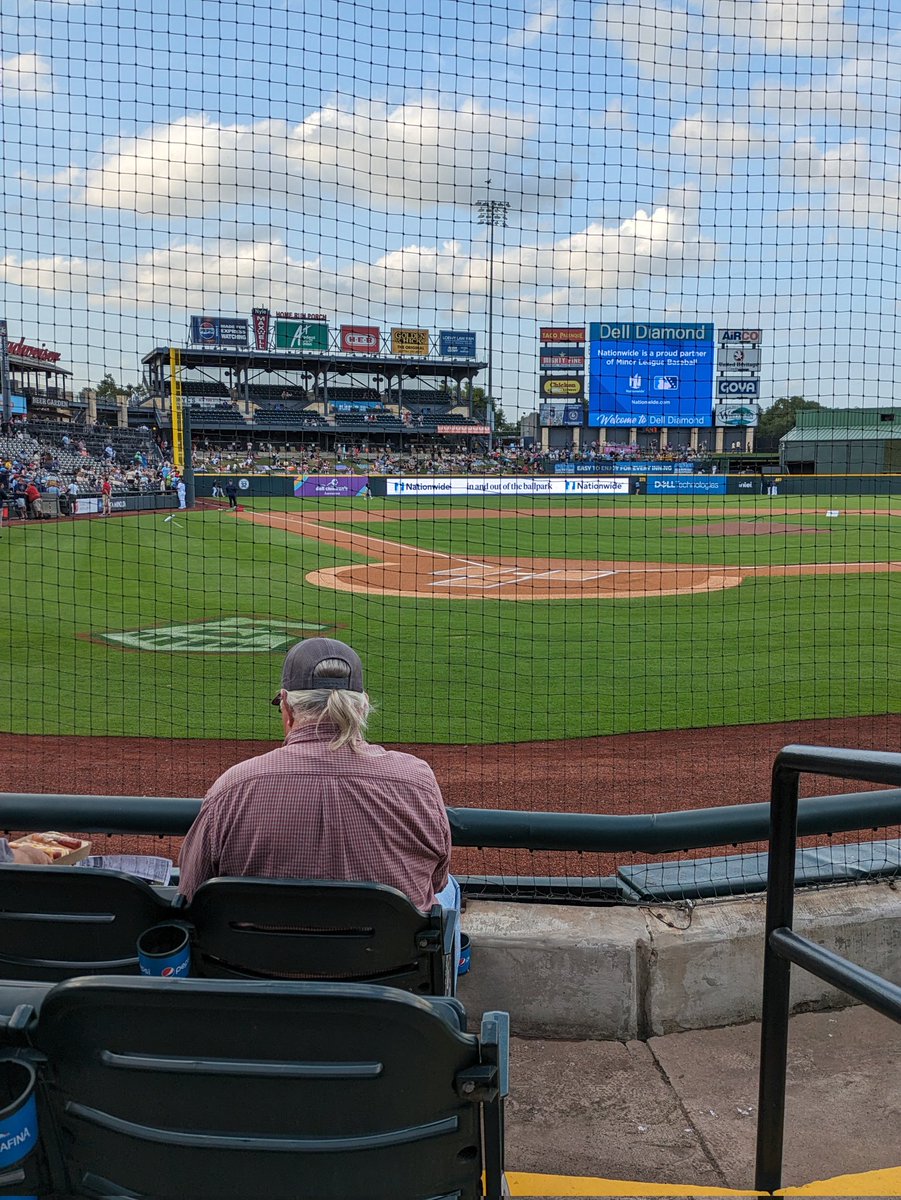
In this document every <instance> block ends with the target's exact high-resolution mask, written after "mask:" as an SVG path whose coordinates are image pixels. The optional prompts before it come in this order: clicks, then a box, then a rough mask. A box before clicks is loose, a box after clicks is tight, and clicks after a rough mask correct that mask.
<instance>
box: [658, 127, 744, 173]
mask: <svg viewBox="0 0 901 1200" xmlns="http://www.w3.org/2000/svg"><path fill="white" fill-rule="evenodd" d="M766 148H767V142H766V137H765V134H764V132H763V130H760V129H754V128H752V127H751V126H749V125H744V124H741V123H739V122H736V121H731V120H727V119H724V118H718V117H714V116H710V115H708V114H705V113H698V114H696V115H695V116H693V117H687V118H686V119H685V120H684V121H679V122H678V123H677V124H676V125H674V126H673V129H672V132H671V134H670V140H669V149H670V153H671V154H672V155H676V156H679V157H682V158H684V159H685V167H686V169H687V168H689V167H694V168H696V169H701V170H707V171H713V172H716V171H728V170H729V169H730V165H731V164H732V163H733V162H734V161H735V160H736V159H743V158H754V157H758V156H760V155H762V154H764V153H765V152H766ZM672 168H673V164H672V163H671V169H672Z"/></svg>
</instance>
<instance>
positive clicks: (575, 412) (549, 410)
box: [538, 404, 585, 427]
mask: <svg viewBox="0 0 901 1200" xmlns="http://www.w3.org/2000/svg"><path fill="white" fill-rule="evenodd" d="M584 418H585V410H584V409H583V407H582V405H581V404H539V405H538V422H539V424H541V425H547V426H549V427H553V426H559V425H574V426H581V424H582V421H583V420H584Z"/></svg>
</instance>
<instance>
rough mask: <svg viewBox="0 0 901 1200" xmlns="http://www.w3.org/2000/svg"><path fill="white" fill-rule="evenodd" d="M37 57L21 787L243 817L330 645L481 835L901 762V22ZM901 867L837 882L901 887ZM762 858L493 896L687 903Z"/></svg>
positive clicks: (23, 297) (5, 683) (891, 856)
mask: <svg viewBox="0 0 901 1200" xmlns="http://www.w3.org/2000/svg"><path fill="white" fill-rule="evenodd" d="M0 31H2V50H0V88H2V92H0V117H2V139H3V140H2V156H3V173H2V188H3V192H4V196H3V213H4V216H3V254H2V257H0V278H2V301H0V321H5V328H4V327H3V326H0V358H3V359H4V362H3V380H2V383H3V403H4V409H3V425H2V433H0V460H2V464H3V465H2V466H0V488H2V495H0V509H2V510H3V512H4V518H3V529H2V534H0V571H2V575H3V583H2V584H0V588H2V592H0V595H2V596H3V600H4V601H5V610H6V613H5V620H4V621H3V622H2V624H0V687H2V690H3V692H4V695H5V704H4V706H3V712H2V716H0V729H2V733H0V790H3V791H10V792H19V791H23V792H45V791H46V792H65V793H74V794H80V793H91V794H121V795H126V796H127V795H137V794H149V795H169V796H186V795H187V796H200V795H202V794H203V793H204V792H205V790H206V789H207V788H208V787H209V785H210V783H211V782H212V781H213V780H214V779H215V778H216V776H217V775H218V774H219V773H220V772H221V771H222V770H224V769H225V768H226V767H227V766H229V765H231V764H232V763H234V762H236V761H239V760H240V759H242V758H245V757H248V756H249V755H252V754H257V753H260V752H262V751H263V750H265V749H267V748H268V747H269V746H270V745H272V744H275V742H276V741H277V739H278V738H280V736H281V726H280V722H279V718H278V712H277V711H276V710H275V709H273V708H272V706H271V705H270V703H269V701H270V699H271V696H272V693H273V691H274V690H275V688H276V687H277V685H278V680H279V673H280V665H281V660H282V656H283V654H284V652H285V650H286V649H287V648H288V647H289V646H290V645H291V644H293V642H295V641H296V640H297V639H298V638H301V637H304V636H309V635H311V634H315V633H329V634H331V633H333V634H334V635H335V636H337V637H339V638H342V639H344V640H346V641H348V642H350V643H352V644H353V645H354V647H355V648H356V649H357V650H358V651H359V652H360V653H361V655H362V657H363V659H364V662H365V665H366V670H367V678H366V684H367V687H368V689H369V691H370V693H371V695H372V698H373V700H374V702H375V712H374V715H373V718H372V721H371V726H370V730H371V736H372V738H373V740H375V741H379V742H382V743H385V744H389V745H392V746H399V747H405V748H411V749H412V750H413V751H414V752H416V753H419V754H421V755H422V756H423V757H424V758H426V759H427V760H428V761H429V762H430V763H431V764H432V766H433V767H434V769H435V771H436V774H437V776H438V779H439V782H440V784H441V786H442V790H443V794H444V796H445V799H446V800H447V802H448V803H449V804H451V805H454V806H471V807H485V808H511V809H527V810H536V811H542V810H543V811H571V812H577V813H586V812H588V813H591V812H612V813H641V812H654V811H668V810H677V809H686V808H702V807H709V806H711V805H728V804H745V803H751V802H759V801H764V800H766V799H767V798H768V794H769V793H768V785H769V769H770V765H771V762H772V758H773V756H774V754H775V752H776V751H777V750H778V749H779V748H780V747H781V746H783V745H785V744H786V743H789V742H802V743H814V744H831V745H840V746H853V747H859V748H865V749H888V750H898V749H901V718H899V716H898V712H899V698H901V695H899V693H901V688H899V679H901V671H899V655H898V646H899V645H901V617H899V613H901V603H899V592H898V579H899V576H898V569H899V562H901V535H899V531H901V499H899V498H898V493H899V491H901V408H899V407H898V406H897V405H896V404H895V403H894V395H895V385H896V377H897V374H898V370H899V356H898V350H897V346H898V343H899V328H898V325H899V309H898V305H897V297H896V290H897V275H898V248H897V247H898V224H899V215H901V207H899V186H901V172H899V167H898V162H899V159H898V147H899V138H901V51H899V45H901V38H899V34H901V17H899V13H898V10H897V8H896V7H894V6H892V5H882V6H875V7H873V6H869V7H867V6H863V5H855V4H846V5H840V4H837V3H833V2H813V3H798V4H792V5H786V4H781V3H776V0H742V2H728V3H727V2H725V0H720V2H719V3H711V2H708V0H700V2H699V3H696V4H692V5H690V6H686V5H684V4H680V3H676V2H675V0H673V2H672V3H666V2H664V0H660V2H658V3H650V4H643V5H641V6H638V5H632V4H628V3H625V4H618V3H612V2H611V3H607V4H603V3H598V4H581V3H575V4H565V5H564V4H558V3H547V4H542V3H537V2H536V3H534V4H533V3H529V4H525V5H523V4H519V5H505V6H499V5H491V4H486V5H481V6H472V5H459V4H458V5H451V6H434V5H425V6H422V5H420V6H416V5H412V6H411V5H408V6H406V8H404V9H398V8H396V7H391V8H389V7H387V6H384V5H379V4H375V5H370V6H367V5H365V4H354V5H352V6H351V5H346V4H342V5H336V6H331V7H326V8H322V7H321V6H315V7H314V6H309V5H304V4H301V5H296V4H295V5H290V6H287V7H285V6H276V5H267V4H262V3H257V4H240V5H235V4H224V3H217V2H216V0H211V2H207V3H204V4H203V5H202V6H198V5H183V4H182V5H178V4H169V5H167V6H165V7H161V6H160V5H154V6H152V7H151V8H141V7H140V6H138V7H136V6H134V5H129V4H128V3H121V2H120V3H112V2H104V3H102V4H100V3H96V4H92V3H85V4H76V3H62V2H57V0H47V2H46V3H40V4H36V5H32V6H27V5H26V6H24V7H23V6H13V8H12V9H10V10H9V11H4V12H3V13H2V14H0ZM830 790H832V791H836V790H839V791H844V790H847V789H846V787H845V786H844V785H842V786H841V787H830V784H829V781H820V782H818V784H817V791H818V792H820V793H827V792H829V791H830ZM899 833H901V831H899V829H898V828H890V829H888V830H880V831H878V833H877V834H869V833H868V834H861V835H857V834H854V835H844V836H843V837H842V838H841V839H837V841H833V842H829V843H826V844H824V847H823V853H824V861H825V859H827V858H829V854H831V855H832V858H831V859H830V860H829V861H831V862H833V863H838V867H837V874H839V875H841V874H842V870H845V868H847V869H846V870H845V876H847V873H848V871H849V870H853V871H856V872H857V873H858V876H860V875H866V874H868V873H883V874H884V873H885V872H889V873H890V872H891V871H895V872H897V870H898V869H899V863H901V854H899V849H898V845H899V843H898V840H897V839H898V837H899ZM872 837H875V838H876V839H877V842H878V845H877V846H876V848H875V849H874V848H873V847H870V839H871V838H872ZM883 844H884V845H883ZM166 846H167V847H168V848H169V849H170V850H172V851H173V852H175V851H176V850H177V843H176V842H172V843H171V844H169V843H166ZM868 847H869V848H868ZM807 849H808V850H811V847H807ZM759 850H760V846H758V845H751V846H742V847H735V846H719V847H711V848H710V849H709V850H708V851H703V852H694V853H693V854H692V855H691V856H682V858H683V859H684V861H683V863H682V865H681V866H678V867H677V866H672V867H667V868H666V870H664V869H663V868H662V867H661V864H660V863H659V862H657V861H655V862H653V863H649V862H648V860H647V859H646V858H645V857H642V856H640V855H631V856H630V855H628V854H620V855H617V856H613V855H587V854H584V855H583V854H576V853H571V852H567V853H551V852H548V853H543V852H539V851H526V850H517V849H506V850H485V851H482V850H478V849H463V850H460V851H458V853H457V857H456V859H455V866H456V869H457V870H458V872H459V873H460V874H463V875H472V876H490V877H492V879H493V880H495V881H496V882H495V883H493V884H492V887H496V889H497V890H499V891H500V892H501V893H503V892H504V891H507V892H508V893H512V892H514V891H516V890H517V888H518V887H519V886H520V882H519V881H521V880H524V879H529V878H532V877H541V879H542V880H543V881H544V882H543V883H542V884H541V885H540V886H541V888H542V889H543V894H544V895H547V896H553V895H556V894H558V889H559V888H565V889H568V890H569V892H570V894H572V893H573V891H575V892H579V891H581V892H582V894H584V895H586V896H591V895H593V894H596V893H599V892H601V891H603V888H604V887H605V886H606V884H604V883H603V882H602V881H604V880H607V881H609V880H610V879H611V878H614V877H616V878H618V879H619V880H620V882H622V881H625V882H626V884H627V885H628V886H629V887H632V888H633V890H636V889H637V890H639V891H640V889H641V887H657V888H658V893H660V892H661V890H662V893H665V894H667V895H670V896H672V897H673V898H680V897H681V895H682V894H683V891H684V889H685V888H686V887H688V886H689V885H691V886H695V887H696V888H697V887H701V888H703V887H707V888H708V889H713V892H714V893H715V894H719V892H722V891H725V892H729V891H739V892H740V891H742V890H744V889H745V887H750V886H752V882H753V880H754V879H756V878H757V876H758V875H759V870H760V863H759V861H758V860H757V859H756V858H755V857H754V855H755V854H756V853H757V852H758V851H759ZM815 850H816V847H813V848H812V850H811V852H813V851H815ZM852 851H853V853H852ZM740 854H744V855H746V857H744V858H739V857H738V855H740ZM849 854H851V858H853V862H852V863H851V866H850V867H849V866H848V863H849V861H850V859H849ZM854 855H856V857H854ZM879 855H882V858H879ZM726 856H729V857H734V858H735V861H734V862H732V863H726V864H725V865H723V863H722V862H721V861H720V860H721V859H723V858H725V857H726ZM868 856H869V857H868ZM679 857H680V856H678V855H674V856H670V858H672V861H673V863H675V862H676V860H677V859H679ZM839 858H840V859H841V862H840V863H839V862H838V860H839ZM883 859H884V860H885V862H884V863H883ZM709 860H713V861H709ZM877 860H878V862H877ZM668 861H669V860H668ZM842 864H844V865H842ZM867 864H869V865H867ZM874 864H875V865H874ZM879 864H883V865H882V866H879ZM827 865H828V864H827ZM871 868H872V872H871ZM824 871H825V868H824ZM811 872H812V875H813V874H815V872H814V871H813V867H811ZM658 876H659V878H658ZM845 876H843V877H845ZM561 881H564V882H563V883H561ZM724 881H725V882H724ZM655 894H656V893H655Z"/></svg>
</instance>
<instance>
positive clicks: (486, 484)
mask: <svg viewBox="0 0 901 1200" xmlns="http://www.w3.org/2000/svg"><path fill="white" fill-rule="evenodd" d="M385 485H386V493H385V494H386V495H388V496H566V495H580V496H597V495H613V496H615V495H628V493H629V480H628V479H584V478H579V479H574V478H571V477H563V478H560V479H546V478H543V477H541V476H532V477H531V478H520V477H518V476H517V477H515V478H513V477H511V478H496V477H495V478H491V477H489V476H478V475H467V476H461V477H455V478H447V479H441V478H437V479H436V478H434V477H432V476H425V477H411V478H409V479H406V478H405V479H391V478H389V479H386V480H385Z"/></svg>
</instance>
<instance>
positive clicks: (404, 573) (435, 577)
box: [307, 551, 744, 600]
mask: <svg viewBox="0 0 901 1200" xmlns="http://www.w3.org/2000/svg"><path fill="white" fill-rule="evenodd" d="M743 578H744V576H743V574H742V573H741V572H740V571H736V570H728V569H727V570H722V569H718V570H710V569H709V568H706V567H683V566H670V565H659V564H653V563H634V562H632V563H627V562H620V563H615V562H573V561H572V560H566V559H563V560H561V559H556V560H555V559H535V560H533V561H530V562H527V563H524V562H522V561H521V560H511V559H469V558H460V557H457V556H452V555H435V554H432V553H430V552H428V551H419V552H414V553H410V554H401V555H398V556H397V558H396V559H395V560H394V561H390V562H380V563H363V564H357V565H354V566H349V567H332V568H329V569H326V570H320V571H314V572H312V573H311V574H310V575H308V576H307V579H308V580H309V582H310V583H313V584H316V585H318V586H319V587H328V588H335V589H336V590H338V591H347V592H366V593H369V594H375V595H381V596H406V597H421V598H425V597H431V598H432V599H435V598H436V597H441V598H442V599H453V600H461V599H467V598H472V597H483V598H486V599H487V598H491V599H497V600H567V599H588V598H592V597H593V598H596V599H615V598H617V597H622V598H629V597H635V598H638V597H647V596H676V595H681V594H684V593H693V592H709V591H719V590H721V589H723V588H727V587H736V586H737V585H738V584H740V583H741V582H742V579H743Z"/></svg>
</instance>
